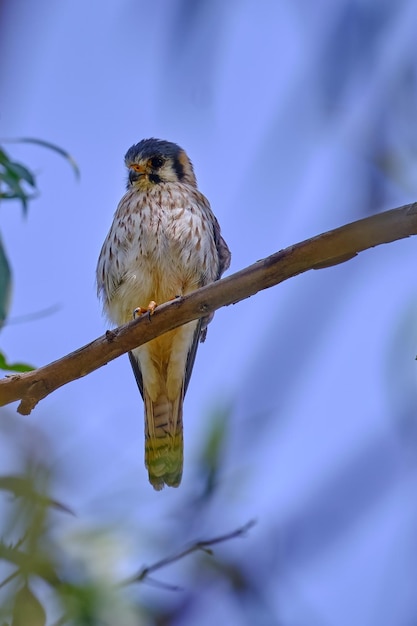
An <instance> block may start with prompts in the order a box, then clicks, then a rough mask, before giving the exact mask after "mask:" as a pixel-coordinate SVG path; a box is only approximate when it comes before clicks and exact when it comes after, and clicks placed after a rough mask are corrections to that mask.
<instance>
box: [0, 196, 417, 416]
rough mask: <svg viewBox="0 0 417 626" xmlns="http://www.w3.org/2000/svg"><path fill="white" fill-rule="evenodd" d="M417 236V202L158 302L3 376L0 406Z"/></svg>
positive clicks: (35, 397)
mask: <svg viewBox="0 0 417 626" xmlns="http://www.w3.org/2000/svg"><path fill="white" fill-rule="evenodd" d="M416 234H417V202H416V203H413V204H407V205H405V206H403V207H400V208H397V209H392V210H390V211H385V212H384V213H379V214H378V215H374V216H372V217H367V218H365V219H362V220H358V221H356V222H352V223H351V224H346V225H345V226H341V227H340V228H336V229H334V230H330V231H328V232H326V233H323V234H321V235H318V236H316V237H312V238H311V239H307V240H305V241H302V242H300V243H297V244H295V245H293V246H290V247H289V248H285V249H284V250H281V251H280V252H276V253H275V254H272V255H271V256H268V257H267V258H265V259H262V260H260V261H257V262H256V263H254V264H253V265H250V266H249V267H246V268H245V269H243V270H241V271H240V272H236V273H235V274H232V275H231V276H228V277H227V278H223V279H222V280H219V281H217V282H215V283H212V284H210V285H207V286H206V287H202V288H201V289H198V290H197V291H194V292H193V293H190V294H188V295H187V296H184V297H181V298H178V299H176V300H174V301H172V302H169V303H166V304H162V305H161V306H158V307H157V308H156V310H155V313H154V314H153V315H152V317H151V318H150V317H148V316H147V315H144V316H141V317H140V318H138V319H136V320H133V321H132V322H129V323H128V324H125V325H123V326H119V327H118V328H115V329H114V330H111V331H107V332H106V334H105V335H103V336H102V337H99V338H98V339H96V340H95V341H92V342H91V343H89V344H87V345H86V346H83V347H82V348H79V349H78V350H75V352H71V353H70V354H68V355H66V356H64V357H62V358H61V359H59V360H57V361H54V362H53V363H50V364H48V365H45V366H44V367H40V368H38V369H36V370H34V371H32V372H27V373H25V374H17V375H11V376H8V377H6V378H4V379H2V380H0V406H4V405H5V404H8V403H10V402H13V401H15V400H21V402H20V404H19V406H18V409H17V410H18V412H19V413H21V414H23V415H28V414H29V413H30V412H31V411H32V409H33V408H34V407H35V406H36V404H37V403H38V402H39V400H41V399H42V398H45V397H46V396H47V395H48V394H50V393H52V392H53V391H55V390H56V389H58V388H59V387H61V386H62V385H65V384H67V383H69V382H70V381H72V380H76V379H77V378H81V377H82V376H86V375H87V374H89V373H90V372H92V371H94V370H96V369H98V368H99V367H102V366H103V365H105V364H106V363H108V362H109V361H112V360H113V359H115V358H117V357H118V356H120V355H121V354H123V353H125V352H127V351H128V350H131V349H133V348H135V347H138V346H140V345H142V344H143V343H146V342H147V341H150V340H151V339H154V338H155V337H157V336H159V335H162V334H163V333H165V332H167V331H168V330H171V329H173V328H176V327H177V326H181V325H182V324H185V323H187V322H190V321H191V320H194V319H197V318H199V317H203V316H205V315H207V314H208V313H211V312H212V311H215V310H216V309H219V308H220V307H223V306H227V305H229V304H235V303H236V302H239V301H240V300H244V299H245V298H249V297H250V296H253V295H254V294H256V293H257V292H258V291H261V290H263V289H268V288H269V287H272V286H273V285H277V284H279V283H281V282H283V281H284V280H287V279H288V278H292V277H293V276H296V275H298V274H301V273H303V272H307V271H308V270H311V269H322V268H324V267H330V266H332V265H337V264H338V263H344V262H345V261H348V260H349V259H351V258H353V257H354V256H356V255H357V254H358V253H359V252H362V251H363V250H366V249H368V248H372V247H374V246H378V245H380V244H383V243H390V242H392V241H396V240H398V239H403V238H405V237H409V236H411V235H416Z"/></svg>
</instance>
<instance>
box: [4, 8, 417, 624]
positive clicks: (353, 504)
mask: <svg viewBox="0 0 417 626" xmlns="http://www.w3.org/2000/svg"><path fill="white" fill-rule="evenodd" d="M416 23H417V3H415V2H414V1H413V0H396V1H394V0H379V2H372V1H371V0H337V1H334V0H321V1H320V2H314V3H308V2H305V1H303V0H282V1H281V2H271V1H268V0H258V1H256V2H255V1H254V0H252V1H251V0H228V2H223V1H221V0H154V1H153V2H143V1H142V0H106V1H105V2H99V1H98V0H91V1H90V2H84V1H82V0H61V1H60V2H59V3H52V2H48V1H47V0H38V1H37V2H36V4H34V3H33V2H30V0H13V2H12V1H11V0H2V1H1V2H0V140H1V141H0V143H1V144H2V145H3V147H4V148H5V149H6V150H7V152H8V153H9V154H12V155H13V158H14V159H15V160H17V161H19V162H22V163H24V164H26V165H27V166H28V167H30V169H32V171H33V172H34V173H35V174H36V178H37V184H38V188H39V192H40V193H39V196H38V197H37V198H36V199H34V200H33V201H31V202H30V205H29V210H28V215H27V217H26V218H23V217H22V211H21V206H20V203H19V202H17V201H16V202H10V201H7V202H6V201H3V202H2V206H1V209H2V212H1V232H2V238H3V243H4V246H5V249H6V251H7V254H8V257H9V261H10V264H11V267H12V270H13V296H12V305H11V310H10V317H9V322H8V324H7V325H6V326H5V327H4V329H3V331H2V334H1V341H0V344H1V350H2V351H4V353H5V354H6V356H7V357H8V359H9V360H10V361H25V362H29V363H31V364H33V365H35V366H40V365H44V364H46V363H48V362H50V361H52V360H55V359H58V358H59V357H61V356H63V355H64V354H66V353H68V352H70V351H72V350H74V349H76V348H78V347H80V346H82V345H83V344H85V343H87V342H89V341H91V340H93V339H94V338H96V337H97V336H99V335H101V334H103V332H104V331H105V330H106V328H107V325H106V321H105V320H104V319H103V318H102V316H101V310H100V305H99V303H98V301H97V299H96V294H95V284H94V279H95V277H94V274H95V266H96V261H97V257H98V254H99V251H100V248H101V244H102V242H103V240H104V237H105V235H106V233H107V231H108V229H109V226H110V223H111V220H112V216H113V213H114V211H115V208H116V206H117V203H118V201H119V199H120V198H121V196H122V194H123V193H124V189H125V181H126V172H125V169H124V163H123V157H124V154H125V152H126V150H127V148H128V147H129V146H130V145H131V144H133V143H136V142H137V141H139V140H140V139H142V138H146V137H152V136H154V137H159V138H163V139H167V140H170V141H174V142H176V143H178V144H179V145H181V146H182V147H184V148H185V150H186V151H187V153H188V154H189V156H190V157H191V159H192V161H193V163H194V166H195V170H196V174H197V179H198V182H199V187H200V189H201V191H202V192H203V193H204V194H205V195H206V196H207V197H208V198H209V200H210V202H211V205H212V208H213V210H214V212H215V214H216V216H217V217H218V219H219V222H220V224H221V227H222V233H223V235H224V237H225V239H226V241H227V242H228V244H229V247H230V248H231V250H232V265H231V268H230V270H229V272H234V271H237V270H239V269H242V268H243V267H245V266H246V265H249V264H251V263H253V262H254V261H256V260H258V259H260V258H263V257H265V256H267V255H269V254H271V253H273V252H275V251H277V250H279V249H281V248H284V247H286V246H288V245H290V244H292V243H295V242H298V241H300V240H302V239H305V238H308V237H310V236H313V235H316V234H319V233H320V232H323V231H325V230H329V229H332V228H335V227H337V226H340V225H342V224H344V223H347V222H350V221H353V220H356V219H360V218H362V217H365V216H368V215H371V214H373V213H376V212H379V211H382V210H384V209H389V208H394V207H396V206H400V205H402V204H405V203H408V202H412V201H415V200H416V197H417V176H416V174H415V172H416V168H417V57H416V53H415V50H416V46H415V37H416V35H415V25H416ZM25 136H29V137H38V138H40V139H44V140H47V141H51V142H54V143H55V144H58V145H59V146H62V147H63V148H65V149H66V150H68V151H69V152H70V153H71V155H72V156H73V157H74V158H75V159H76V161H77V163H78V166H79V168H80V171H81V178H80V180H79V181H77V180H76V179H75V177H74V175H73V172H72V171H71V168H70V167H69V165H68V163H66V162H65V160H63V159H61V158H60V157H59V156H57V155H56V154H55V153H53V152H51V151H49V150H45V149H43V148H41V147H39V146H35V145H27V144H12V143H10V144H8V143H6V140H7V139H13V138H18V137H25ZM415 267H416V240H415V239H413V238H411V239H409V240H403V241H399V242H395V243H393V244H390V245H387V246H380V247H378V248H376V249H373V250H370V251H366V252H364V253H363V254H361V255H360V256H359V257H356V258H355V259H353V260H351V261H349V262H348V263H346V264H344V265H340V266H337V267H334V268H330V269H325V270H320V271H314V272H313V271H312V272H308V273H306V274H304V275H302V276H299V277H297V278H295V279H292V280H290V281H288V282H286V283H284V284H282V285H279V286H278V287H276V288H273V289H270V290H267V291H264V292H262V293H260V294H258V295H257V296H255V297H253V298H251V299H249V300H246V301H244V302H241V303H239V304H236V305H235V306H233V307H228V308H225V309H221V310H219V311H218V312H217V313H216V316H215V319H214V322H213V323H212V324H211V326H210V328H209V333H208V337H207V341H206V343H205V344H204V345H202V346H201V347H200V349H199V353H198V356H197V360H196V365H195V368H194V373H193V377H192V380H191V384H190V387H189V390H188V393H187V398H186V401H185V408H184V424H185V468H184V476H183V481H182V484H181V487H180V488H179V489H178V490H175V489H165V490H164V491H163V492H154V491H153V489H152V488H151V486H150V485H149V484H148V481H147V472H146V470H145V468H144V464H143V457H144V453H143V406H142V401H141V398H140V396H139V393H138V391H137V388H136V383H135V381H134V378H133V375H132V373H131V371H130V366H129V363H128V359H127V357H122V358H120V359H118V360H117V361H114V362H112V363H110V364H108V365H107V366H106V367H103V368H101V369H100V370H98V371H95V372H94V373H93V374H91V375H89V376H87V377H86V378H84V379H81V380H78V381H76V382H73V383H71V384H69V385H67V386H66V387H64V388H62V389H60V390H58V391H57V392H55V393H54V394H52V395H50V396H49V397H47V398H46V399H45V400H43V401H42V402H41V403H40V404H39V405H38V407H37V408H36V409H35V410H34V411H33V413H32V414H31V415H30V416H29V417H27V418H23V417H21V416H19V415H18V414H17V413H16V412H15V409H16V407H15V406H9V407H6V408H2V409H0V414H1V415H0V417H1V424H0V429H1V433H2V442H1V444H0V474H3V475H4V474H18V473H21V472H23V471H24V470H25V469H27V468H28V467H29V468H30V469H29V474H30V476H31V477H33V471H34V470H33V468H34V467H37V468H39V467H41V468H42V471H43V472H44V473H45V472H46V473H47V474H48V477H49V478H48V481H49V482H48V493H49V494H50V496H51V497H53V498H54V499H56V500H57V501H58V502H60V503H62V504H65V506H66V507H69V508H70V509H71V511H73V512H74V514H75V515H65V514H62V513H61V512H60V511H51V512H49V513H48V516H50V517H51V519H49V517H48V524H47V525H46V529H47V530H46V531H45V532H46V533H47V534H46V537H47V539H48V541H49V542H50V545H52V544H53V546H54V548H53V550H54V552H53V554H54V560H55V561H56V562H58V565H57V569H58V571H59V573H60V576H61V577H62V578H63V579H65V580H70V581H73V583H74V584H75V583H77V584H81V583H82V581H85V585H86V586H87V587H88V588H89V589H90V590H91V589H94V590H95V591H94V593H93V592H91V594H90V595H88V594H87V593H86V598H87V596H88V598H87V599H85V606H87V605H88V606H90V604H91V606H92V607H93V608H91V610H90V609H88V610H89V611H90V612H89V613H88V611H87V609H86V612H85V615H84V617H83V618H81V617H80V615H81V612H80V613H79V617H78V621H76V620H75V618H74V620H75V621H74V622H73V623H77V624H116V623H117V624H123V626H131V625H133V624H145V625H153V624H158V625H160V626H162V625H164V626H168V625H170V624H173V625H174V624H175V625H180V626H190V625H191V624H192V625H194V624H198V625H199V626H206V625H207V626H208V625H211V624H213V623H216V622H217V623H221V624H223V623H227V624H230V625H235V624H236V625H242V624H251V625H257V626H258V625H259V626H269V625H271V626H274V625H277V626H278V625H279V626H351V625H352V624H356V625H358V626H359V625H360V626H373V625H377V626H391V625H395V626H403V625H404V626H409V625H410V624H416V623H417V595H416V582H415V581H416V579H417V463H416V461H417V428H416V427H417V423H416V418H417V363H416V361H415V357H416V354H417V288H416V278H415V277H416V272H415ZM49 308H51V309H52V310H51V311H50V314H48V315H44V316H40V317H38V316H37V315H36V313H37V312H39V311H42V310H44V309H49ZM23 315H24V316H28V317H29V319H24V320H23V321H22V319H21V316H23ZM7 507H9V508H10V500H9V499H8V498H6V497H4V502H3V508H4V511H5V512H4V515H3V519H4V520H6V519H7V520H10V519H11V518H10V516H12V513H11V512H10V511H9V510H8V508H7ZM250 519H256V520H257V524H256V526H255V527H254V528H252V529H251V530H250V531H249V532H248V533H247V535H246V536H245V538H236V539H234V540H231V541H229V542H226V543H224V544H221V545H218V546H216V547H215V548H214V552H215V553H214V556H212V557H210V556H208V555H203V554H194V555H191V556H189V557H188V558H187V559H184V560H182V561H180V562H177V563H176V564H174V565H173V566H170V567H167V568H164V569H163V570H161V571H160V572H158V573H157V574H155V578H158V580H160V581H163V582H166V583H168V584H170V585H178V586H180V587H181V590H180V591H172V590H169V589H166V588H158V587H152V586H150V585H149V584H148V585H146V584H142V585H139V584H137V585H134V586H130V587H128V588H126V589H125V590H121V591H120V590H118V591H117V592H116V591H115V590H114V588H113V587H112V585H113V583H115V582H119V581H120V580H122V579H123V578H124V577H126V576H129V575H132V574H133V573H134V572H135V571H137V570H138V569H139V568H140V567H141V566H142V565H143V564H145V563H146V564H150V563H152V562H154V561H157V560H158V559H161V558H163V557H165V556H168V555H171V554H173V553H175V552H176V551H178V550H180V549H181V548H182V547H183V546H184V545H188V544H189V543H190V542H191V543H192V542H193V541H195V540H198V539H209V538H211V537H215V536H217V535H222V534H223V533H227V532H229V531H232V530H234V529H236V528H238V527H240V526H242V525H244V524H245V523H246V522H248V520H250ZM12 526H13V524H12ZM9 530H10V528H9ZM45 540H46V539H45ZM6 575H7V572H5V576H6ZM15 582H16V581H15ZM10 584H11V585H12V584H14V583H13V581H12V583H10ZM34 585H35V587H34V589H36V594H37V596H38V598H39V599H40V601H41V602H42V603H43V604H44V607H45V608H46V611H47V624H48V626H49V624H57V623H59V619H60V615H61V611H62V607H61V606H60V605H59V602H57V600H56V596H55V594H54V591H53V587H51V586H48V584H46V583H44V582H42V580H38V581H37V582H36V581H35V583H34ZM103 589H105V590H106V591H105V593H102V591H103ZM100 590H101V591H100ZM2 592H3V594H5V596H4V597H5V598H6V599H5V600H4V602H5V606H6V605H7V602H9V600H10V598H9V599H7V598H8V596H7V594H8V593H9V591H8V587H7V586H6V587H5V588H4V589H3V590H2ZM100 594H101V595H100ZM93 596H94V597H93ZM83 597H84V596H83ZM91 598H93V599H91ZM97 598H98V599H97ZM89 602H90V604H89ZM7 606H9V605H7ZM94 607H95V608H94ZM87 613H88V616H87V617H86V615H87ZM74 615H75V613H74ZM5 619H6V617H5ZM83 620H84V621H83ZM89 620H90V621H89ZM100 620H101V621H100ZM16 624H17V621H16Z"/></svg>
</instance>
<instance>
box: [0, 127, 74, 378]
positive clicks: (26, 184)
mask: <svg viewBox="0 0 417 626" xmlns="http://www.w3.org/2000/svg"><path fill="white" fill-rule="evenodd" d="M10 141H11V142H13V143H31V144H35V145H39V146H42V147H44V148H48V149H49V150H53V151H54V152H57V153H58V154H59V155H61V156H63V157H64V158H65V159H66V160H67V161H68V162H69V163H70V164H71V166H72V168H73V170H74V172H75V175H76V176H77V177H79V169H78V166H77V164H76V162H75V161H74V159H73V158H72V157H71V155H70V154H69V153H68V152H66V151H65V150H63V149H62V148H60V147H59V146H56V145H55V144H53V143H50V142H48V141H43V140H42V139H35V138H32V137H22V138H19V139H13V140H10ZM35 197H36V178H35V175H34V173H33V172H32V171H31V170H29V169H28V168H27V167H26V166H25V165H23V164H22V163H18V162H17V161H14V160H13V159H12V157H10V156H9V154H8V153H7V152H6V151H5V150H4V149H3V147H1V146H0V200H18V201H19V202H20V204H21V206H22V210H23V215H24V216H26V215H27V212H28V203H29V200H31V199H33V198H35ZM11 290H12V272H11V268H10V263H9V260H8V257H7V254H6V251H5V248H4V244H3V241H2V239H1V236H0V329H1V328H2V327H3V326H4V323H5V321H6V318H7V315H8V312H9V307H10V298H11ZM31 369H33V368H32V367H31V366H30V365H26V364H24V363H15V364H10V363H8V362H7V360H6V357H5V356H4V355H3V354H1V353H0V370H7V371H12V372H26V371H28V370H31Z"/></svg>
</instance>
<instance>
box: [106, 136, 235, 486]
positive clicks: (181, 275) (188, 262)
mask: <svg viewBox="0 0 417 626" xmlns="http://www.w3.org/2000/svg"><path fill="white" fill-rule="evenodd" d="M125 164H126V167H127V169H128V172H129V176H128V183H127V192H126V193H125V195H124V196H123V198H122V199H121V201H120V203H119V205H118V207H117V210H116V213H115V215H114V219H113V223H112V225H111V228H110V231H109V233H108V235H107V237H106V239H105V241H104V244H103V247H102V249H101V252H100V257H99V260H98V264H97V291H98V294H99V296H100V297H101V298H102V301H103V309H104V312H105V313H106V314H107V316H108V317H109V318H110V320H111V321H112V322H113V323H115V324H117V325H120V324H124V323H126V322H128V321H130V320H131V319H132V314H133V312H134V311H139V312H140V313H142V312H143V311H144V310H148V311H149V313H150V314H151V313H152V312H153V310H154V308H155V306H156V303H157V304H162V303H163V302H167V301H169V300H172V299H174V298H175V297H178V296H183V295H185V294H187V293H189V292H190V291H193V290H194V289H197V288H198V287H202V286H203V285H207V284H208V283H211V282H213V281H215V280H218V279H219V278H220V276H221V275H222V274H223V272H224V271H225V270H226V269H227V268H228V267H229V265H230V251H229V248H228V247H227V244H226V242H225V241H224V239H223V237H222V236H221V234H220V226H219V224H218V222H217V219H216V218H215V216H214V214H213V212H212V211H211V209H210V205H209V202H208V200H207V199H206V198H205V197H204V196H203V195H202V194H201V193H200V192H199V191H198V189H197V181H196V177H195V175H194V170H193V166H192V164H191V161H190V159H189V158H188V156H187V155H186V153H185V152H184V150H182V149H181V148H180V147H179V146H177V145H176V144H175V143H170V142H168V141H162V140H160V139H144V140H142V141H140V142H139V143H137V144H135V145H133V146H132V147H131V148H129V150H128V151H127V153H126V155H125ZM211 318H212V315H211V316H208V317H206V318H203V319H200V320H196V321H193V322H189V323H188V324H184V325H183V326H181V327H179V328H176V329H174V330H172V331H170V332H168V333H165V334H164V335H162V336H160V337H157V338H156V339H153V340H152V341H149V342H148V343H146V344H144V345H142V346H140V347H139V348H136V349H135V350H132V351H131V352H130V353H129V358H130V363H131V365H132V368H133V372H134V375H135V378H136V382H137V384H138V387H139V390H140V393H141V395H142V398H143V401H144V405H145V465H146V467H147V469H148V473H149V481H150V483H151V484H152V485H153V487H154V488H155V489H162V488H163V486H164V484H166V485H169V486H171V487H178V485H179V484H180V482H181V476H182V467H183V426H182V406H183V400H184V394H185V392H186V390H187V386H188V383H189V380H190V376H191V372H192V369H193V365H194V359H195V355H196V351H197V346H198V342H199V341H204V339H205V335H206V332H207V324H208V323H209V322H210V321H211Z"/></svg>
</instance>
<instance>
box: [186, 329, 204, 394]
mask: <svg viewBox="0 0 417 626" xmlns="http://www.w3.org/2000/svg"><path fill="white" fill-rule="evenodd" d="M202 323H203V320H201V319H199V320H198V324H197V326H196V329H195V331H194V337H193V343H192V344H191V346H190V350H189V351H188V356H187V363H186V365H185V377H184V396H185V392H186V391H187V387H188V383H189V382H190V378H191V373H192V371H193V367H194V361H195V355H196V354H197V348H198V344H199V341H200V335H201V327H202Z"/></svg>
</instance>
